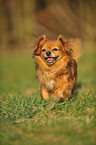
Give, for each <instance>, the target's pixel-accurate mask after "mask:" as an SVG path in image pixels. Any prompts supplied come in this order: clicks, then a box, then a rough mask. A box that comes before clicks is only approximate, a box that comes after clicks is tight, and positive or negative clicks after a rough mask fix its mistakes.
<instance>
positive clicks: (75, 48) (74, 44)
mask: <svg viewBox="0 0 96 145" xmlns="http://www.w3.org/2000/svg"><path fill="white" fill-rule="evenodd" d="M70 44H71V48H72V54H71V55H72V56H73V58H74V59H75V60H76V61H78V59H79V57H80V56H81V40H80V39H79V38H76V39H71V40H70Z"/></svg>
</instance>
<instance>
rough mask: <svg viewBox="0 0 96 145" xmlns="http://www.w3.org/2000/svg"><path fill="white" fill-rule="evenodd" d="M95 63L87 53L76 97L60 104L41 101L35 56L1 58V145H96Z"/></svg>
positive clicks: (81, 63)
mask: <svg viewBox="0 0 96 145" xmlns="http://www.w3.org/2000/svg"><path fill="white" fill-rule="evenodd" d="M95 60H96V51H95V50H94V49H92V50H91V48H90V49H86V50H85V51H84V53H83V55H82V57H81V58H80V60H79V64H78V81H77V91H76V93H75V95H74V96H73V97H72V98H71V99H70V100H69V101H68V102H65V101H64V102H62V103H58V102H57V101H56V100H52V102H45V101H41V98H40V93H39V90H38V82H37V80H36V77H35V63H34V60H33V59H32V54H31V52H30V53H29V52H28V53H24V52H23V53H11V54H5V55H2V56H0V145H17V144H18V145H53V144H55V145H95V144H96V78H95V76H96V70H95V66H96V61H95Z"/></svg>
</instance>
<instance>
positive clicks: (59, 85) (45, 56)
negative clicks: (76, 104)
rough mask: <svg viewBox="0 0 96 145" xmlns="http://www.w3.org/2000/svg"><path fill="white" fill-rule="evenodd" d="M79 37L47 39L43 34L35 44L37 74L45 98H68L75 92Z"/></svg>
mask: <svg viewBox="0 0 96 145" xmlns="http://www.w3.org/2000/svg"><path fill="white" fill-rule="evenodd" d="M78 42H79V40H78V39H73V40H70V41H67V40H64V39H63V38H62V36H61V35H60V36H59V37H58V39H57V40H46V36H45V35H43V36H41V37H40V38H39V39H38V41H37V43H36V45H35V46H34V57H35V62H36V74H37V77H38V80H39V87H40V93H41V96H42V98H43V99H44V100H47V101H48V100H51V99H52V98H53V97H57V99H59V100H63V99H65V100H68V98H69V97H70V96H71V95H72V94H73V93H74V91H75V86H76V79H77V59H78V57H79V55H78V54H79V47H78V44H79V43H78Z"/></svg>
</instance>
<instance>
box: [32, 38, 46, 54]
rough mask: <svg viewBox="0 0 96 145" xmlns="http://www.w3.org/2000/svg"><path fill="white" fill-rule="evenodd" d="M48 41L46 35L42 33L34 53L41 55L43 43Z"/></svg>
mask: <svg viewBox="0 0 96 145" xmlns="http://www.w3.org/2000/svg"><path fill="white" fill-rule="evenodd" d="M45 41H46V35H42V36H41V37H40V38H39V39H38V40H37V42H36V45H35V47H34V55H39V54H40V52H41V45H42V44H43V43H44V42H45Z"/></svg>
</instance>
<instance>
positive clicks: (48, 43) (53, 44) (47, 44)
mask: <svg viewBox="0 0 96 145" xmlns="http://www.w3.org/2000/svg"><path fill="white" fill-rule="evenodd" d="M59 45H60V42H58V41H56V40H53V41H51V40H48V41H46V42H45V43H44V47H48V48H51V47H58V46H59Z"/></svg>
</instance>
